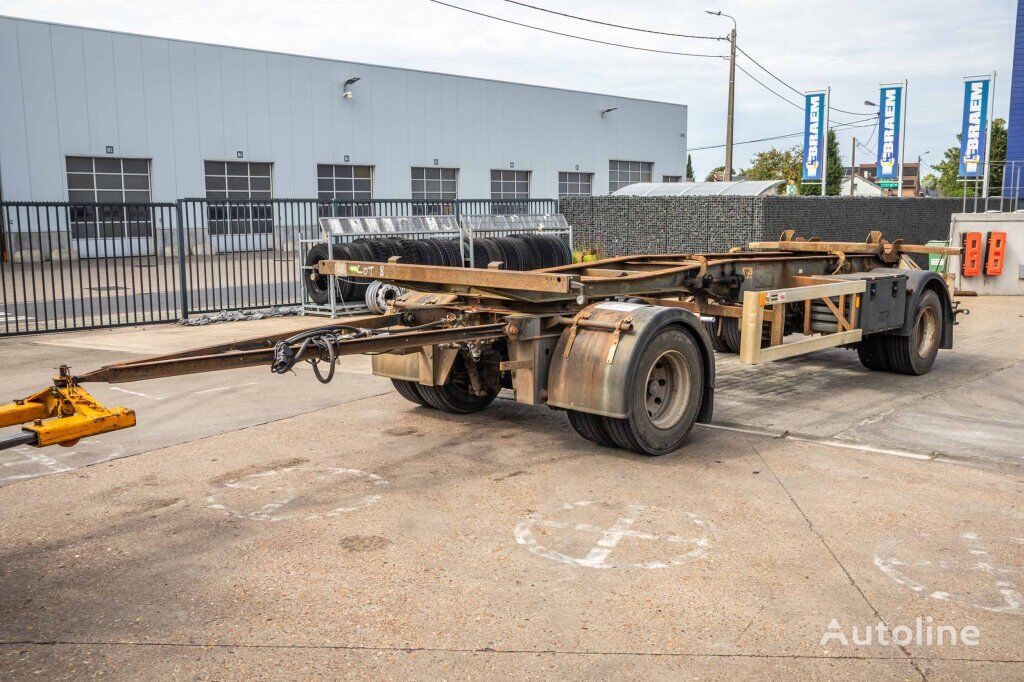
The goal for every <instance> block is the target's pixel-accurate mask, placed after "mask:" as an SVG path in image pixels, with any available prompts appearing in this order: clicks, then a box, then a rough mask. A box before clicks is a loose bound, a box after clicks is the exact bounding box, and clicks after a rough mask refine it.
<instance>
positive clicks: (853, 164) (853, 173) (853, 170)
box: [850, 137, 857, 197]
mask: <svg viewBox="0 0 1024 682" xmlns="http://www.w3.org/2000/svg"><path fill="white" fill-rule="evenodd" d="M856 179H857V138H856V137H855V138H853V144H851V145H850V196H851V197H852V196H853V183H854V181H855V180H856Z"/></svg>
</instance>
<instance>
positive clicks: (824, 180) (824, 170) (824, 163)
mask: <svg viewBox="0 0 1024 682" xmlns="http://www.w3.org/2000/svg"><path fill="white" fill-rule="evenodd" d="M831 93H832V88H831V87H827V88H825V125H823V126H822V127H821V129H822V131H823V132H824V133H825V141H824V142H823V143H822V145H821V148H822V149H823V150H824V152H825V153H824V154H822V157H823V158H822V160H821V196H825V191H826V188H825V186H826V185H827V184H828V105H829V97H830V95H831ZM850 182H853V180H852V179H851V180H850Z"/></svg>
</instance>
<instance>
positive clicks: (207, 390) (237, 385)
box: [192, 381, 256, 395]
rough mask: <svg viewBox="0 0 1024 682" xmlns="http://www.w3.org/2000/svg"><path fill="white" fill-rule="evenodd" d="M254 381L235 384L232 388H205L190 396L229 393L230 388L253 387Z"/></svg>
mask: <svg viewBox="0 0 1024 682" xmlns="http://www.w3.org/2000/svg"><path fill="white" fill-rule="evenodd" d="M255 385H256V382H255V381H249V382H246V383H244V384H235V385H233V386H218V387H217V388H206V389H203V390H202V391H196V392H195V393H193V394H192V395H200V394H203V393H213V392H214V391H230V390H231V389H232V388H242V387H243V386H255Z"/></svg>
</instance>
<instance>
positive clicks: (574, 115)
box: [0, 17, 686, 200]
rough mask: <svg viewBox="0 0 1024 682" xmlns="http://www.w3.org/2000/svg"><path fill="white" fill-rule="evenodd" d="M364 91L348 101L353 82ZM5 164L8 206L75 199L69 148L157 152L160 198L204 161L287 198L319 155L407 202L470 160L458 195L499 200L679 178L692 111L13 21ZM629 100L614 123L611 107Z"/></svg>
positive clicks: (197, 183)
mask: <svg viewBox="0 0 1024 682" xmlns="http://www.w3.org/2000/svg"><path fill="white" fill-rule="evenodd" d="M352 76H358V77H360V78H361V80H360V81H359V82H358V83H356V84H355V86H353V88H352V90H353V93H354V95H355V96H354V98H353V99H351V100H348V99H344V98H343V97H342V83H343V82H344V81H345V80H346V79H347V78H349V77H352ZM0 101H3V102H5V105H6V106H4V107H3V108H0V173H2V174H3V181H4V192H5V196H6V198H9V199H37V200H54V199H63V198H66V196H67V193H66V192H67V190H66V187H65V183H66V180H65V177H64V157H65V156H67V155H73V154H90V155H98V156H103V155H105V154H106V151H105V149H106V146H107V145H111V146H113V147H114V149H115V155H116V156H142V157H148V158H151V159H152V160H153V166H152V172H153V194H154V198H155V199H158V200H172V199H174V198H177V197H179V196H187V195H201V194H203V192H204V182H203V161H204V160H231V159H235V158H236V153H237V152H239V151H241V152H242V153H243V156H244V158H245V159H246V160H251V161H272V162H273V163H274V194H275V195H276V196H279V197H286V196H292V197H310V196H314V195H315V193H316V164H317V163H346V161H345V157H346V156H347V157H348V161H347V163H353V164H365V165H372V166H374V169H375V170H374V195H375V196H377V197H380V198H388V197H394V198H401V197H408V196H409V194H410V191H411V184H410V168H411V167H412V166H431V165H433V161H434V159H437V160H438V164H437V165H438V166H441V167H447V168H458V169H459V196H460V197H463V198H477V197H488V196H490V191H491V189H490V171H491V170H492V169H507V168H509V166H510V164H515V168H516V169H519V170H529V171H531V172H532V176H531V195H532V196H534V197H553V196H556V194H557V191H558V173H559V172H560V171H575V170H576V166H579V171H580V172H589V173H593V174H594V184H593V188H594V191H595V192H598V193H605V192H607V189H608V161H609V160H610V159H625V160H633V161H649V162H653V164H654V174H655V176H656V178H655V179H657V176H660V175H663V174H675V175H678V174H681V173H682V172H683V169H684V168H685V163H686V140H685V138H684V137H681V133H685V131H686V107H684V106H682V105H677V104H667V103H661V102H650V101H644V100H637V99H629V98H623V97H612V96H608V95H599V94H591V93H582V92H572V91H567V90H558V89H554V88H543V87H536V86H530V85H523V84H514V83H504V82H498V81H492V80H484V79H475V78H467V77H462V76H451V75H445V74H436V73H426V72H420V71H412V70H403V69H396V68H390V67H383V66H373V65H367V64H357V63H351V62H343V61H332V60H325V59H314V58H311V57H302V56H293V55H284V54H277V53H269V52H262V51H257V50H244V49H239V48H231V47H221V46H214V45H204V44H197V43H188V42H183V41H175V40H167V39H162V38H152V37H145V36H135V35H127V34H121V33H114V32H109V31H99V30H93V29H83V28H77V27H68V26H60V25H55V24H47V23H42V22H34V21H27V20H22V19H11V18H4V17H0ZM609 107H618V110H617V111H615V112H612V113H611V114H609V115H607V116H606V117H604V118H601V116H600V111H601V110H602V109H606V108H609Z"/></svg>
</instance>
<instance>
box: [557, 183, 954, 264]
mask: <svg viewBox="0 0 1024 682" xmlns="http://www.w3.org/2000/svg"><path fill="white" fill-rule="evenodd" d="M961 206H962V202H961V200H960V199H894V198H888V197H775V196H772V197H728V196H727V197H685V196H684V197H611V196H601V197H565V198H563V199H562V200H561V203H560V208H561V211H562V213H564V214H565V217H566V219H567V220H568V221H569V224H570V225H572V226H573V230H574V240H575V245H576V247H577V248H581V247H584V248H586V247H589V248H596V249H599V250H600V252H601V254H602V255H604V256H606V257H610V256H621V255H625V254H632V253H666V252H668V253H672V252H675V253H693V252H701V251H724V250H726V249H728V248H729V247H730V246H739V245H742V244H746V243H747V242H750V241H767V240H774V239H778V237H779V235H781V234H782V232H783V231H784V230H787V229H794V230H796V231H797V234H798V235H801V236H804V237H820V238H821V239H822V240H829V241H855V242H859V241H863V240H864V239H865V238H866V237H867V234H868V232H870V231H871V230H881V231H882V234H883V235H884V236H885V237H886V238H887V239H896V238H899V237H903V238H904V240H905V241H907V242H908V243H918V244H923V243H924V242H926V241H928V240H930V239H946V237H947V235H948V233H949V224H950V216H951V215H952V214H953V213H956V212H959V211H960V209H961Z"/></svg>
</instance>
